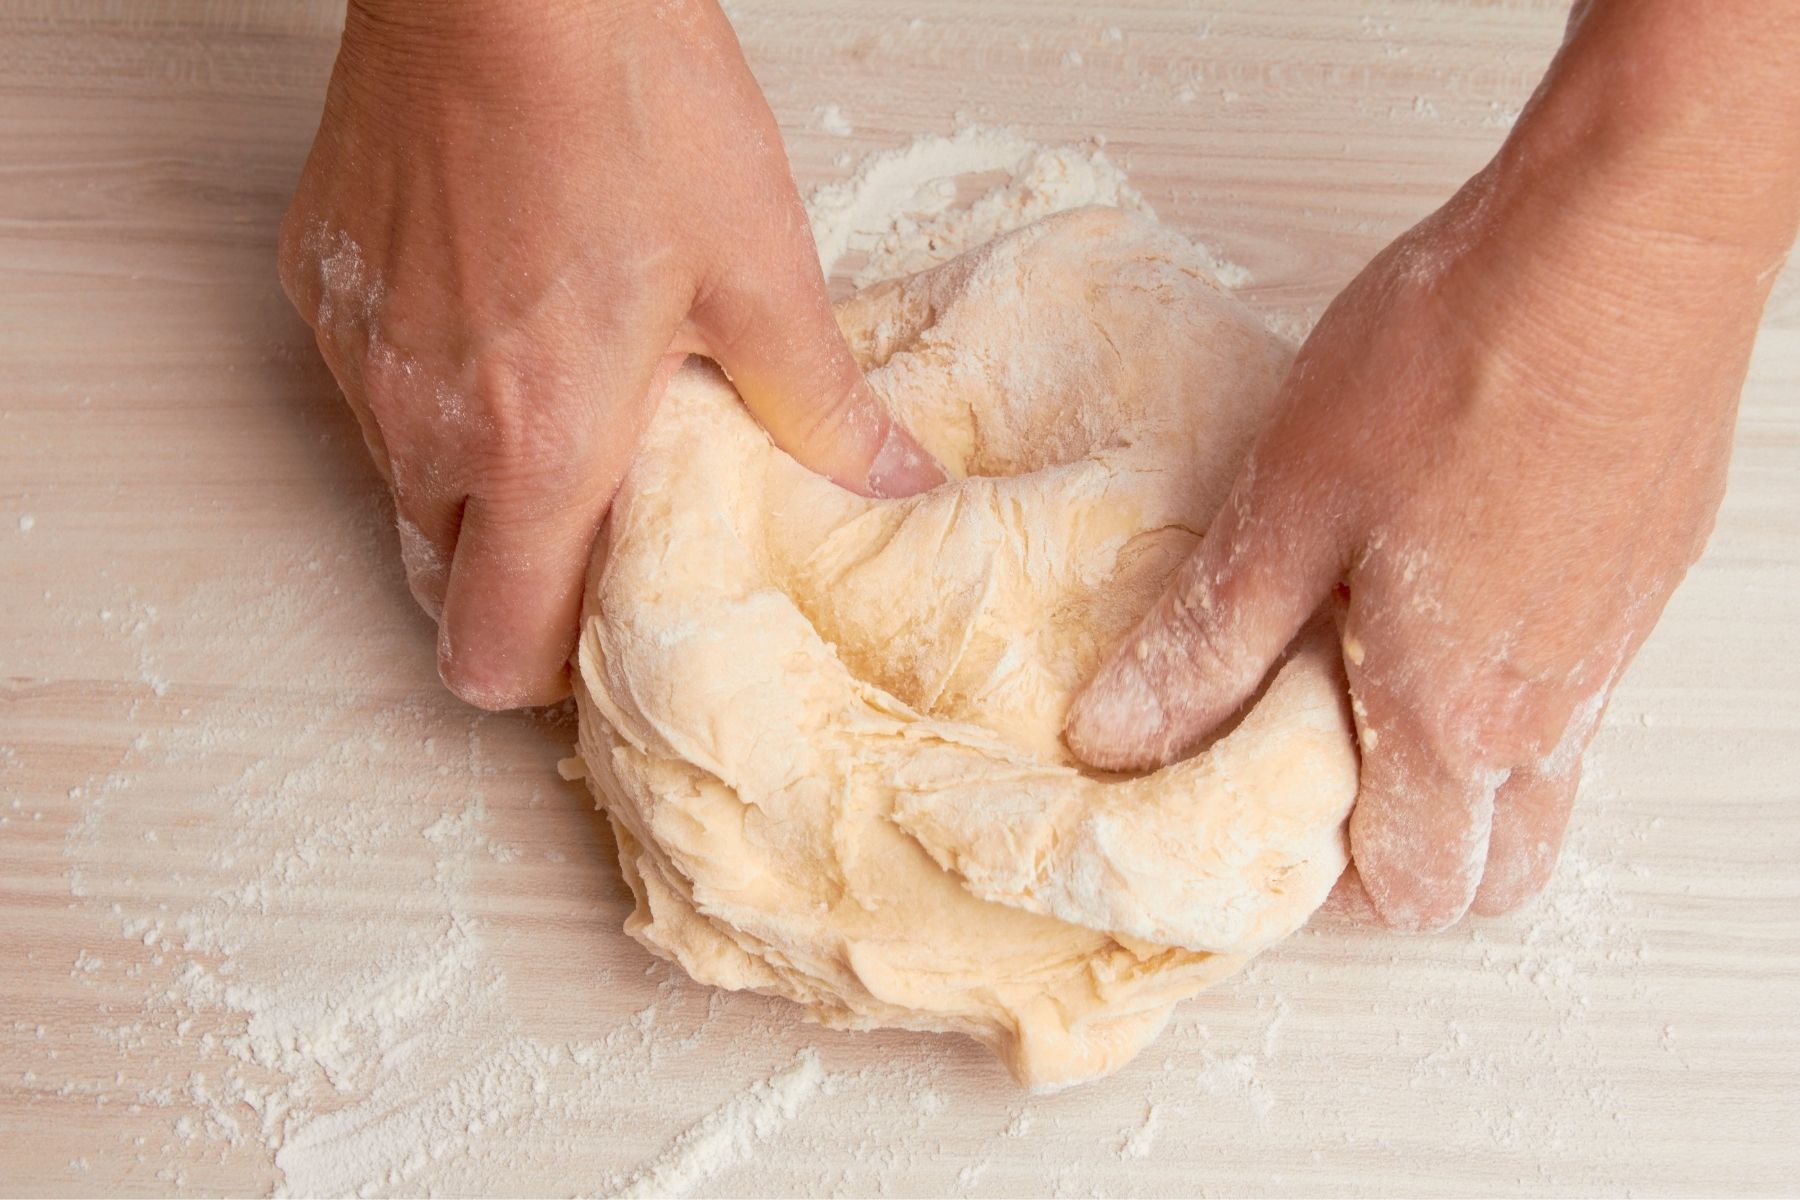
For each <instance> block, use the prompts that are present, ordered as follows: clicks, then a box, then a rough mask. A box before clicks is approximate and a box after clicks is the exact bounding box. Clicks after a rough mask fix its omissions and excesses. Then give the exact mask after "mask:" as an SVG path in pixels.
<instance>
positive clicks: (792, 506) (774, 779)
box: [576, 209, 1356, 1087]
mask: <svg viewBox="0 0 1800 1200" xmlns="http://www.w3.org/2000/svg"><path fill="white" fill-rule="evenodd" d="M838 319H839V323H840V324H841V325H842V327H843V329H844V332H845V334H846V336H847V337H848V338H849V340H850V343H851V346H852V348H853V349H854V350H855V352H856V353H857V355H858V357H859V359H860V360H861V361H862V362H863V364H864V366H865V367H866V368H867V369H868V371H869V378H870V381H871V383H872V384H873V385H874V387H875V388H876V390H877V391H878V392H880V393H881V394H882V396H883V397H884V398H885V399H886V400H887V401H888V403H889V404H890V406H891V407H892V408H893V410H894V412H895V413H896V415H897V416H898V417H899V418H900V419H901V420H902V421H903V422H904V423H905V424H906V425H907V427H908V428H909V429H911V430H912V431H913V432H914V433H915V435H916V436H917V437H918V438H919V439H920V441H922V442H923V443H924V444H925V445H926V446H927V448H929V449H930V450H931V451H932V453H934V454H935V455H937V457H938V459H939V461H941V462H943V463H944V464H945V465H946V467H947V468H948V469H949V471H950V472H951V474H952V476H953V477H954V478H953V481H952V482H951V483H949V484H946V485H945V486H943V487H940V488H938V489H936V490H934V491H932V492H931V493H929V494H927V495H924V496H915V497H911V498H909V499H904V500H873V499H867V498H864V497H859V496H855V495H852V494H850V493H848V492H845V491H842V490H840V489H838V488H836V487H834V486H833V485H832V484H830V483H829V482H827V481H825V480H824V479H821V478H819V477H817V476H814V475H812V474H811V473H809V472H807V471H806V470H804V469H803V468H801V467H800V466H799V465H798V464H796V463H795V462H794V461H793V460H792V459H790V458H789V457H788V456H787V455H785V454H783V453H782V452H780V451H779V450H777V449H776V448H775V447H774V446H773V445H772V444H771V443H770V442H769V439H768V437H767V436H766V435H765V434H764V433H763V432H762V431H761V429H760V428H759V427H758V426H757V425H756V423H755V422H754V421H753V420H752V419H751V418H750V417H749V416H748V414H747V413H746V412H745V411H744V409H743V407H742V405H741V404H740V403H739V402H738V400H737V397H736V394H735V393H734V392H733V391H732V389H731V387H730V385H729V384H728V383H727V382H726V381H725V380H724V379H723V378H722V377H721V376H720V375H719V373H718V372H717V371H716V370H715V369H713V368H711V367H709V366H705V365H701V364H698V363H691V364H690V365H689V366H687V367H685V368H684V369H683V370H682V371H681V372H680V373H679V374H678V375H677V376H676V378H675V380H674V381H673V382H672V383H671V385H670V387H669V390H668V393H667V395H666V397H665V398H664V400H663V402H662V405H661V407H660V409H659V410H658V412H657V414H656V416H655V418H654V420H653V421H652V422H651V425H650V428H649V430H648V432H647V435H646V437H645V440H644V443H643V446H642V449H641V450H640V452H639V455H638V458H637V460H636V462H635V463H634V465H633V467H632V469H631V472H630V473H629V475H628V476H627V478H626V480H625V483H624V486H623V488H622V489H621V491H620V493H619V495H618V498H617V500H616V501H615V502H614V505H613V509H612V515H611V518H610V520H609V523H608V529H607V535H606V537H605V539H604V541H603V544H602V545H601V547H600V548H599V549H598V551H597V552H596V556H595V561H594V566H593V569H592V570H591V572H590V575H589V581H588V591H587V596H586V602H585V606H584V612H583V617H582V631H581V639H580V645H579V648H578V651H577V668H578V678H577V683H576V699H577V703H578V707H579V711H580V735H579V736H580V751H581V757H582V759H583V761H584V763H585V772H586V775H587V777H588V780H589V783H590V786H591V787H592V788H593V790H594V793H595V795H596V797H597V798H598V800H599V802H600V804H601V806H602V807H603V808H604V809H605V811H606V813H607V815H608V816H609V818H610V819H611V822H612V825H613V828H614V831H615V833H616V834H617V837H618V845H619V858H620V865H621V868H622V870H623V872H624V876H625V879H626V881H627V882H628V883H629V884H630V886H631V889H632V891H633V893H634V894H635V896H636V900H637V908H636V911H635V912H634V913H633V915H632V916H631V918H630V919H629V920H628V922H627V924H626V929H627V932H629V933H630V934H631V936H633V937H634V938H636V939H637V940H638V941H640V942H642V943H643V944H644V945H645V946H647V947H649V948H650V949H651V950H652V951H653V952H655V953H657V954H660V955H663V956H665V957H667V958H671V959H673V960H675V961H676V962H678V963H680V964H681V966H682V967H683V968H684V969H685V970H687V972H688V973H689V974H690V975H692V976H693V977H694V978H695V979H697V980H700V981H702V982H705V983H710V984H714V985H716V986H720V987H727V988H750V989H754V990H757V991H761V992H767V993H772V994H775V995H780V996H785V997H787V998H789V999H791V1000H794V1001H795V1002H797V1003H799V1004H801V1005H803V1006H804V1007H805V1008H806V1010H807V1012H808V1014H809V1015H811V1016H812V1017H814V1018H815V1019H817V1020H819V1021H821V1022H823V1023H825V1024H828V1025H833V1026H840V1027H848V1028H872V1027H877V1026H898V1027H903V1028H908V1029H924V1030H939V1031H947V1032H958V1033H965V1034H968V1035H970V1036H972V1037H975V1038H978V1039H980V1040H981V1041H982V1042H984V1043H986V1044H987V1045H988V1046H990V1047H991V1048H992V1049H993V1050H994V1051H995V1052H996V1053H997V1054H998V1055H999V1056H1000V1057H1001V1059H1002V1060H1003V1061H1004V1062H1005V1063H1006V1065H1007V1066H1008V1067H1009V1068H1010V1069H1011V1070H1012V1072H1013V1074H1014V1075H1015V1076H1016V1077H1017V1078H1018V1079H1019V1080H1020V1081H1021V1082H1023V1083H1025V1084H1027V1085H1030V1086H1033V1087H1046V1086H1056V1085H1063V1084H1068V1083H1074V1082H1078V1081H1080V1080H1083V1079H1088V1078H1093V1077H1095V1076H1098V1075H1103V1074H1106V1073H1108V1072H1110V1071H1112V1070H1115V1069H1116V1068H1118V1067H1119V1066H1120V1065H1121V1064H1123V1063H1124V1062H1125V1061H1126V1060H1128V1059H1129V1058H1130V1057H1131V1056H1132V1055H1133V1054H1135V1053H1136V1052H1137V1051H1138V1050H1139V1049H1140V1048H1141V1047H1142V1046H1143V1045H1144V1044H1145V1043H1146V1042H1148V1041H1149V1040H1150V1039H1151V1038H1153V1037H1154V1036H1155V1035H1156V1033H1157V1031H1158V1030H1159V1029H1160V1028H1161V1027H1162V1025H1163V1023H1164V1022H1165V1021H1166V1020H1167V1017H1168V1014H1169V1011H1170V1009H1171V1008H1172V1007H1173V1005H1174V1004H1175V1003H1176V1002H1177V1001H1178V1000H1180V999H1182V998H1184V997H1186V996H1189V995H1192V994H1193V993H1194V992H1196V991H1198V990H1199V989H1201V988H1203V987H1205V986H1207V985H1208V984H1210V983H1212V982H1214V981H1215V980H1218V979H1220V978H1223V977H1224V976H1226V975H1228V974H1230V973H1231V972H1233V971H1235V970H1236V969H1237V968H1238V967H1239V966H1240V965H1241V964H1242V963H1243V962H1244V961H1245V960H1246V959H1247V957H1248V956H1249V955H1251V954H1254V953H1256V952H1257V951H1258V950H1261V949H1262V948H1264V947H1265V946H1267V945H1269V944H1270V943H1272V942H1274V941H1276V940H1277V939H1279V938H1281V937H1284V936H1286V935H1287V934H1288V933H1291V932H1292V931H1293V930H1294V929H1296V928H1298V927H1299V926H1300V925H1301V924H1302V923H1304V922H1305V920H1306V918H1307V917H1308V916H1309V915H1310V914H1311V913H1312V911H1313V910H1314V909H1315V908H1316V907H1317V906H1318V905H1319V903H1320V902H1322V901H1323V899H1324V897H1325V895H1326V893H1327V891H1329V889H1330V887H1331V885H1332V882H1333V881H1334V880H1335V879H1336V877H1337V876H1338V874H1339V873H1340V872H1341V871H1342V869H1343V867H1344V865H1345V863H1346V861H1347V853H1346V846H1345V838H1344V820H1345V817H1346V815H1347V813H1348V811H1349V808H1350V802H1351V799H1352V798H1353V796H1354V793H1355V787H1356V754H1355V749H1354V739H1353V734H1352V728H1351V722H1350V716H1349V712H1348V708H1347V705H1346V702H1345V698H1344V685H1343V681H1342V678H1341V674H1340V668H1339V666H1338V663H1337V656H1336V652H1335V648H1334V647H1333V646H1332V644H1331V641H1330V639H1329V638H1328V637H1327V636H1325V635H1324V634H1323V633H1322V632H1320V631H1317V630H1314V631H1310V632H1309V633H1308V634H1307V635H1305V636H1304V637H1303V638H1302V639H1301V640H1300V641H1299V642H1298V643H1297V644H1296V647H1295V648H1294V650H1293V651H1291V652H1290V655H1289V656H1288V658H1287V659H1286V660H1285V661H1284V662H1283V664H1282V665H1281V666H1280V667H1279V668H1278V669H1277V670H1276V671H1275V672H1274V674H1273V676H1272V678H1271V679H1270V680H1269V681H1268V682H1267V683H1266V685H1265V687H1264V689H1263V691H1262V693H1261V694H1260V696H1259V697H1258V698H1257V699H1256V700H1255V702H1254V703H1253V704H1252V705H1251V706H1250V708H1249V709H1248V711H1247V712H1246V713H1245V714H1244V715H1243V717H1242V718H1241V720H1239V722H1238V723H1237V724H1236V726H1235V727H1234V728H1231V729H1230V730H1229V731H1228V732H1226V733H1224V734H1223V735H1222V736H1219V737H1217V738H1216V739H1215V740H1214V742H1213V743H1212V744H1211V745H1210V746H1207V747H1205V748H1203V749H1202V750H1201V751H1200V752H1199V753H1197V754H1195V755H1193V756H1192V757H1190V758H1188V759H1186V760H1185V761H1182V762H1179V763H1175V764H1173V765H1171V766H1169V767H1166V768H1164V769H1162V770H1160V771H1156V772H1154V773H1151V774H1147V775H1144V776H1141V777H1117V776H1105V775H1100V774H1097V773H1094V772H1091V771H1088V770H1086V769H1084V768H1082V767H1081V766H1080V765H1079V764H1077V763H1076V762H1074V761H1073V759H1072V758H1071V756H1070V755H1069V753H1068V751H1067V749H1066V748H1065V747H1064V746H1063V745H1062V742H1061V739H1060V730H1061V727H1062V722H1063V718H1064V715H1065V714H1066V711H1067V708H1068V704H1069V700H1070V698H1071V696H1072V694H1073V692H1074V690H1075V689H1076V688H1077V687H1078V686H1079V685H1080V684H1081V683H1082V682H1083V681H1084V680H1085V678H1086V677H1087V676H1088V674H1089V673H1090V672H1091V671H1092V670H1093V668H1094V667H1095V666H1096V665H1097V663H1098V661H1099V658H1100V656H1101V654H1103V653H1104V651H1105V650H1106V648H1107V647H1108V646H1109V645H1110V644H1111V643H1112V642H1113V641H1114V640H1115V639H1116V638H1118V637H1119V636H1121V635H1122V634H1123V633H1124V632H1125V631H1126V630H1128V629H1129V627H1130V626H1131V624H1132V622H1133V621H1134V620H1135V619H1136V617H1137V616H1138V615H1139V614H1140V613H1142V612H1143V611H1144V610H1145V609H1146V608H1147V607H1148V605H1149V604H1150V603H1151V601H1152V600H1153V599H1154V598H1155V597H1156V595H1157V593H1158V592H1159V591H1160V590H1161V588H1162V586H1163V584H1164V583H1165V582H1166V580H1167V579H1168V577H1169V575H1170V574H1171V573H1172V572H1173V570H1174V569H1175V568H1176V566H1177V565H1178V564H1179V563H1180V562H1181V561H1182V559H1183V558H1184V557H1185V556H1186V554H1187V552H1188V551H1189V550H1190V549H1191V548H1192V547H1193V546H1194V544H1195V542H1196V540H1197V537H1198V534H1199V531H1201V530H1203V529H1204V528H1205V526H1206V525H1207V523H1208V522H1209V521H1210V520H1211V518H1212V516H1213V514H1214V513H1215V512H1216V511H1217V510H1218V508H1219V506H1220V505H1221V504H1222V502H1223V500H1224V495H1225V491H1226V489H1227V488H1228V487H1229V485H1230V482H1231V478H1232V476H1233V474H1234V473H1235V470H1236V468H1237V466H1238V464H1239V463H1240V462H1241V461H1242V459H1243V457H1244V455H1245V453H1246V452H1247V450H1248V447H1249V444H1250V441H1251V439H1252V438H1253V437H1254V435H1255V433H1256V431H1257V429H1258V428H1259V427H1260V425H1261V424H1262V422H1263V420H1264V418H1265V416H1266V414H1267V412H1268V408H1269V405H1270V403H1271V402H1272V401H1273V399H1274V397H1275V393H1276V390H1277V388H1278V387H1279V385H1280V382H1281V379H1282V376H1283V374H1284V372H1285V371H1286V368H1287V365H1288V363H1289V361H1290V358H1291V354H1290V351H1289V349H1288V348H1287V347H1286V345H1285V344H1283V343H1282V342H1281V341H1280V340H1279V339H1277V338H1275V337H1274V336H1273V335H1271V334H1270V333H1269V332H1267V331H1266V330H1265V329H1264V328H1263V327H1262V325H1261V324H1260V323H1259V322H1258V321H1257V320H1256V319H1255V318H1254V317H1253V316H1252V315H1251V314H1249V313H1248V312H1247V311H1246V310H1245V309H1243V307H1242V306H1241V305H1239V304H1238V303H1237V302H1236V301H1234V300H1233V299H1232V298H1231V297H1230V296H1228V295H1226V294H1225V293H1224V292H1223V291H1222V290H1221V289H1220V288H1219V286H1218V285H1217V283H1216V282H1215V281H1214V280H1213V278H1212V276H1211V274H1210V273H1209V272H1208V271H1207V269H1206V268H1205V266H1204V265H1203V264H1202V262H1201V261H1200V259H1199V257H1198V255H1197V254H1196V253H1195V251H1194V250H1193V248H1192V247H1191V246H1190V245H1189V244H1188V243H1187V242H1186V241H1185V240H1183V239H1182V238H1181V237H1179V236H1178V235H1176V234H1174V233H1172V232H1170V231H1167V230H1165V229H1162V228H1161V227H1159V226H1156V225H1154V224H1151V223H1148V222H1146V221H1143V220H1141V219H1139V218H1135V217H1131V216H1128V215H1126V214H1123V213H1120V212H1117V211H1114V210H1107V209H1087V210H1082V211H1079V212H1074V213H1067V214H1063V215H1061V216H1057V217H1053V218H1051V219H1049V220H1046V221H1043V222H1040V223H1039V224H1037V225H1033V226H1030V227H1028V228H1025V229H1022V230H1019V231H1017V232H1015V233H1013V234H1010V235H1007V236H1006V237H1003V238H1000V239H998V240H997V241H995V242H992V243H990V244H989V245H987V246H985V247H982V248H981V249H979V250H976V251H973V252H971V253H969V254H966V255H964V256H962V257H961V258H958V259H956V260H954V261H952V262H949V263H946V264H945V265H943V266H941V267H938V268H935V269H933V270H931V271H928V272H925V273H923V274H921V275H917V276H913V277H911V278H908V279H904V280H897V281H894V282H891V283H887V284H882V285H879V286H877V287H874V288H870V289H868V290H866V291H864V292H862V293H860V294H859V295H857V296H855V297H853V298H852V299H851V300H849V301H847V302H845V303H844V304H843V305H841V306H840V307H839V310H838Z"/></svg>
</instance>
